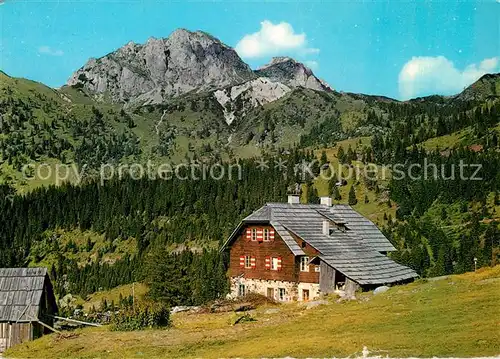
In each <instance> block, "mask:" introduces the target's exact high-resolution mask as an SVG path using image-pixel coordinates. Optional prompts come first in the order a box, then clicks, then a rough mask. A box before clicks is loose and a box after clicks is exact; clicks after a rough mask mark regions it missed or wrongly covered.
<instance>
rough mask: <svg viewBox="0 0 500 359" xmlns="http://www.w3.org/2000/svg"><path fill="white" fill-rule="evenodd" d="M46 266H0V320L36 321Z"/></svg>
mask: <svg viewBox="0 0 500 359" xmlns="http://www.w3.org/2000/svg"><path fill="white" fill-rule="evenodd" d="M46 275H47V269H46V268H0V322H33V321H37V319H38V313H39V306H40V302H41V299H42V294H43V289H44V285H45V278H46Z"/></svg>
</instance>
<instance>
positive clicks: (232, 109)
mask: <svg viewBox="0 0 500 359" xmlns="http://www.w3.org/2000/svg"><path fill="white" fill-rule="evenodd" d="M290 91H291V89H290V87H288V86H286V85H283V84H282V83H280V82H272V81H271V80H269V79H268V78H265V77H260V78H258V79H255V80H252V81H248V82H245V83H244V84H241V85H236V86H233V87H230V88H226V89H224V90H218V91H215V92H214V96H215V98H216V99H217V101H218V102H219V103H220V105H221V106H222V107H223V111H224V118H225V120H226V123H227V124H228V125H230V124H231V123H232V122H233V121H234V120H235V119H236V118H237V117H244V116H245V114H246V112H247V111H249V110H250V109H252V108H254V107H257V106H262V105H264V104H266V103H269V102H273V101H276V100H278V99H279V98H281V97H283V96H284V95H286V94H287V93H288V92H290Z"/></svg>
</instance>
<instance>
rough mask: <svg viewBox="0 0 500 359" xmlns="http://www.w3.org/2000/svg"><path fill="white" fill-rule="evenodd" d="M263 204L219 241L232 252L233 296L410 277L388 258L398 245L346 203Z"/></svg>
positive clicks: (325, 289)
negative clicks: (229, 234) (227, 236)
mask: <svg viewBox="0 0 500 359" xmlns="http://www.w3.org/2000/svg"><path fill="white" fill-rule="evenodd" d="M291 197H292V198H289V201H288V203H268V204H266V205H265V206H263V207H261V208H260V209H258V210H257V211H255V212H254V213H252V214H251V215H250V216H248V217H247V218H245V219H244V220H243V221H242V222H241V223H240V224H239V225H238V227H237V228H236V229H235V230H234V232H233V233H232V234H231V236H230V237H229V238H228V240H227V241H226V243H225V244H224V246H223V250H227V251H229V253H230V264H229V273H228V274H229V277H230V280H231V295H232V296H233V297H236V296H243V295H245V294H247V293H248V292H257V293H260V294H263V295H266V296H268V297H271V298H273V299H275V300H278V301H292V300H300V301H307V300H309V299H314V298H316V297H318V296H319V295H320V294H321V293H331V292H334V291H337V290H344V291H346V292H348V293H349V294H352V293H353V292H354V291H356V290H358V289H360V288H361V289H370V288H373V287H376V286H379V285H385V284H394V283H402V282H407V281H411V280H413V279H414V278H415V277H416V276H417V274H416V273H415V272H414V271H413V270H412V269H410V268H407V267H405V266H402V265H400V264H398V263H396V262H394V261H392V260H391V259H390V258H388V257H387V256H386V253H387V252H391V251H394V250H395V248H394V247H393V246H392V244H391V243H390V242H389V241H388V240H387V238H385V236H384V235H383V234H382V233H381V232H380V230H379V229H378V228H377V227H376V226H375V225H374V224H373V223H372V222H371V221H369V220H368V219H366V218H364V217H363V216H361V215H360V214H359V213H357V212H356V211H354V210H353V209H352V208H351V207H350V206H347V205H332V204H331V199H330V198H328V197H326V198H322V199H321V204H300V203H298V199H297V198H296V197H295V196H291Z"/></svg>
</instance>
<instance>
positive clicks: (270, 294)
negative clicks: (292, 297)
mask: <svg viewBox="0 0 500 359" xmlns="http://www.w3.org/2000/svg"><path fill="white" fill-rule="evenodd" d="M267 297H268V298H269V299H273V300H274V288H267Z"/></svg>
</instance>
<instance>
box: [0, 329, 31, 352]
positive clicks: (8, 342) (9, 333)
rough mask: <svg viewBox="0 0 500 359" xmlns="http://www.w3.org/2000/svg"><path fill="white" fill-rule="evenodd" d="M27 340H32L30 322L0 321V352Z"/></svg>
mask: <svg viewBox="0 0 500 359" xmlns="http://www.w3.org/2000/svg"><path fill="white" fill-rule="evenodd" d="M29 340H33V325H32V324H31V323H0V353H1V352H3V351H5V349H8V348H10V347H12V346H14V345H16V344H21V343H23V342H26V341H29Z"/></svg>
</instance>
